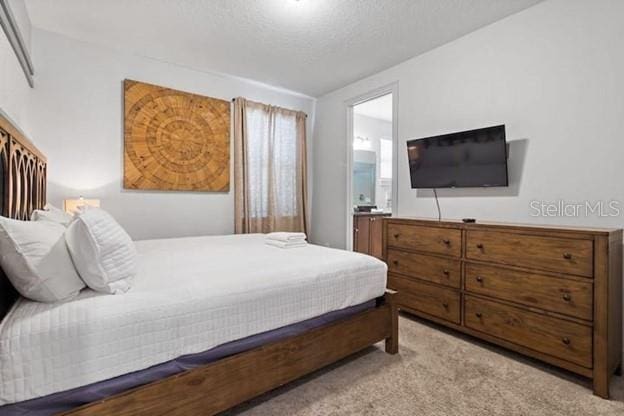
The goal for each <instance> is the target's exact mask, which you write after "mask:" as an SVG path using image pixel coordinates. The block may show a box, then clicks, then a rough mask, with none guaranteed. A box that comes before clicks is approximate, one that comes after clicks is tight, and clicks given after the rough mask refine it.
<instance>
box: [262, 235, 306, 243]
mask: <svg viewBox="0 0 624 416" xmlns="http://www.w3.org/2000/svg"><path fill="white" fill-rule="evenodd" d="M266 238H267V241H268V240H274V241H282V242H285V243H287V242H290V241H294V242H301V241H305V240H306V235H305V233H287V232H277V233H269V234H267V236H266Z"/></svg>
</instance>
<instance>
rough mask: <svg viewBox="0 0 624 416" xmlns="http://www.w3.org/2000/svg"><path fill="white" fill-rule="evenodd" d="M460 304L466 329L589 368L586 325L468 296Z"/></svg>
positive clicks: (590, 332) (589, 357) (590, 357)
mask: <svg viewBox="0 0 624 416" xmlns="http://www.w3.org/2000/svg"><path fill="white" fill-rule="evenodd" d="M464 305H465V306H464V308H465V310H464V322H465V325H466V327H468V328H471V329H474V330H476V331H480V332H483V333H486V334H489V335H492V336H495V337H497V338H501V339H504V340H507V341H510V342H513V343H515V344H518V345H522V346H524V347H527V348H530V349H532V350H535V351H539V352H541V353H544V354H548V355H551V356H553V357H557V358H560V359H562V360H566V361H569V362H572V363H575V364H578V365H580V366H583V367H586V368H591V367H592V330H591V327H589V326H584V325H580V324H576V323H573V322H569V321H564V320H562V319H557V318H551V317H548V316H544V315H540V314H537V313H534V312H529V311H526V310H523V309H521V308H516V307H513V306H507V305H503V304H500V303H497V302H492V301H487V300H483V299H478V298H475V297H472V296H468V295H467V296H466V297H465V303H464Z"/></svg>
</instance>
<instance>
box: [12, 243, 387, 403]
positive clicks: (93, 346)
mask: <svg viewBox="0 0 624 416" xmlns="http://www.w3.org/2000/svg"><path fill="white" fill-rule="evenodd" d="M136 245H137V250H138V252H139V273H138V276H137V278H136V281H135V285H134V287H133V288H132V289H131V290H130V291H129V292H128V293H126V294H123V295H107V294H96V293H95V292H93V291H90V290H85V291H83V292H82V293H81V294H80V295H79V296H78V297H77V298H75V299H74V300H72V301H69V302H67V303H64V304H53V305H51V304H44V303H37V302H31V301H27V300H23V299H22V300H20V301H19V302H18V303H17V305H16V306H15V307H14V308H13V310H12V311H11V312H10V313H9V315H8V316H7V317H6V319H5V320H4V321H3V323H2V324H1V326H0V405H3V404H8V403H13V402H19V401H23V400H28V399H32V398H35V397H40V396H45V395H48V394H51V393H55V392H59V391H64V390H68V389H72V388H75V387H79V386H83V385H86V384H90V383H94V382H97V381H102V380H106V379H109V378H111V377H115V376H119V375H122V374H126V373H129V372H132V371H137V370H141V369H144V368H147V367H150V366H152V365H155V364H158V363H162V362H165V361H169V360H172V359H174V358H177V357H179V356H180V355H184V354H190V353H196V352H201V351H205V350H208V349H210V348H212V347H215V346H217V345H220V344H223V343H225V342H228V341H233V340H236V339H240V338H244V337H246V336H249V335H253V334H257V333H260V332H264V331H268V330H271V329H275V328H279V327H282V326H285V325H289V324H292V323H295V322H300V321H303V320H306V319H309V318H312V317H315V316H319V315H322V314H324V313H327V312H330V311H334V310H338V309H342V308H346V307H348V306H352V305H357V304H359V303H362V302H365V301H367V300H370V299H373V298H375V297H378V296H381V295H382V294H383V293H384V289H385V286H386V266H385V264H384V263H383V262H381V261H379V260H376V259H374V258H372V257H369V256H365V255H361V254H357V253H351V252H346V251H342V250H334V249H329V248H325V247H319V246H314V245H308V246H306V247H301V248H295V249H288V250H286V249H280V248H276V247H271V246H268V245H265V244H264V235H262V234H252V235H243V236H241V235H238V236H218V237H195V238H181V239H167V240H148V241H139V242H137V244H136Z"/></svg>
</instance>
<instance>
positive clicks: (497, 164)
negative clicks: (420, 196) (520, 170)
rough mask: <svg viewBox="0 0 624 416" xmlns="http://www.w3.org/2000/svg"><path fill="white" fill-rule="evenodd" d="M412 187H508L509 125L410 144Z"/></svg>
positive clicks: (408, 150)
mask: <svg viewBox="0 0 624 416" xmlns="http://www.w3.org/2000/svg"><path fill="white" fill-rule="evenodd" d="M407 155H408V159H409V167H410V177H411V181H412V188H476V187H490V186H508V184H509V181H508V177H507V142H506V139H505V126H504V125H501V126H493V127H487V128H483V129H477V130H470V131H462V132H459V133H450V134H443V135H441V136H434V137H426V138H423V139H415V140H410V141H408V142H407Z"/></svg>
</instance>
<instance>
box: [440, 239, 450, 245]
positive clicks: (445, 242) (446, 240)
mask: <svg viewBox="0 0 624 416" xmlns="http://www.w3.org/2000/svg"><path fill="white" fill-rule="evenodd" d="M442 242H443V243H444V244H445V245H447V246H450V245H451V240H449V239H448V238H445V239H444V240H442Z"/></svg>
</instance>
